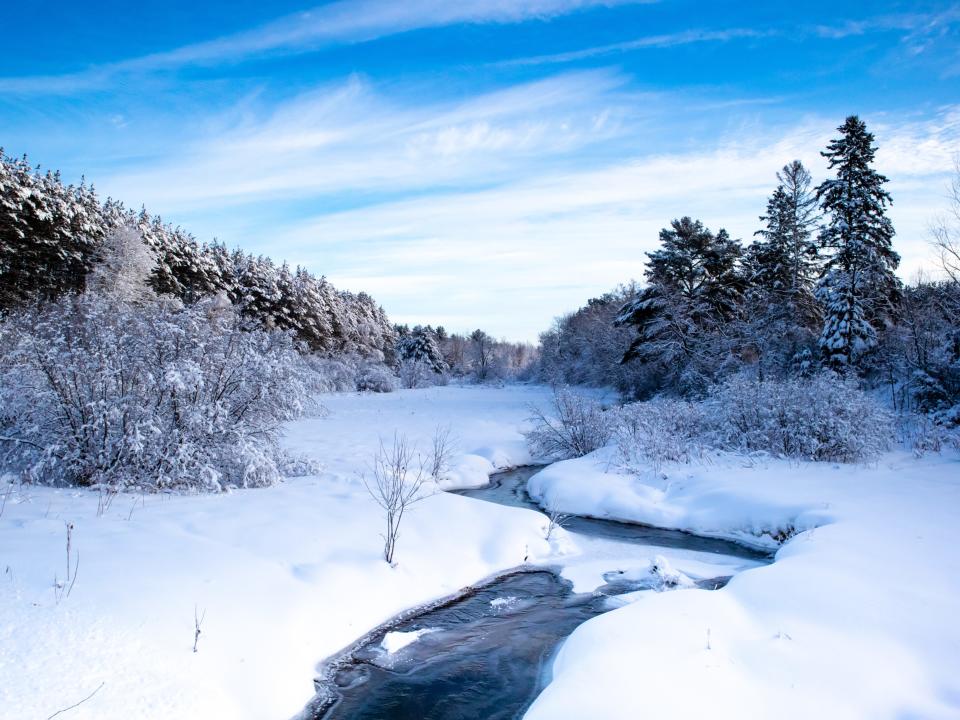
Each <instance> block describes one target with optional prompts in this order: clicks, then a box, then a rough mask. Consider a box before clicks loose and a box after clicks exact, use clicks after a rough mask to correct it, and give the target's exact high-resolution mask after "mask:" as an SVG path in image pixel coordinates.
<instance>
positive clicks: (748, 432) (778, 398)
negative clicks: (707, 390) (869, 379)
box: [705, 373, 893, 462]
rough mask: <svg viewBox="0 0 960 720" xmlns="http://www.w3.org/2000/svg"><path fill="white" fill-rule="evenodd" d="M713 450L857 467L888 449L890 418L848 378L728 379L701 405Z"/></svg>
mask: <svg viewBox="0 0 960 720" xmlns="http://www.w3.org/2000/svg"><path fill="white" fill-rule="evenodd" d="M705 406H706V410H707V413H708V414H709V418H710V422H711V424H712V425H713V432H712V436H713V438H714V439H715V442H716V443H717V445H718V446H719V447H722V448H725V449H731V450H746V451H750V452H756V451H761V452H768V453H770V454H772V455H776V456H780V457H791V458H800V459H804V460H827V461H837V462H858V461H862V460H869V459H871V458H873V457H875V456H876V455H878V454H879V453H881V452H882V451H883V450H885V449H887V448H888V447H889V446H890V442H891V439H892V434H893V424H892V417H891V415H890V413H888V412H887V411H886V410H884V409H883V408H882V407H881V406H880V405H879V404H878V403H877V402H876V401H875V400H874V399H873V398H871V397H870V396H869V395H867V394H866V393H864V392H863V391H861V390H860V389H859V388H858V387H857V384H856V381H854V380H852V379H843V378H840V377H839V376H837V375H834V374H833V373H821V374H819V375H815V376H812V377H809V378H794V379H789V380H784V381H756V380H749V379H746V378H743V377H734V378H732V379H730V380H728V381H727V382H726V383H724V384H723V385H721V386H718V387H717V388H716V389H714V391H713V392H712V393H711V395H710V397H709V398H708V400H707V401H706V402H705Z"/></svg>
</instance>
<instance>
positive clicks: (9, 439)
mask: <svg viewBox="0 0 960 720" xmlns="http://www.w3.org/2000/svg"><path fill="white" fill-rule="evenodd" d="M0 442H12V443H18V444H20V445H32V446H33V447H35V448H37V449H38V450H43V449H44V447H43V445H37V444H36V443H35V442H30V441H29V440H24V439H22V438H15V437H8V436H6V435H0Z"/></svg>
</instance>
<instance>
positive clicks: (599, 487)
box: [527, 448, 840, 548]
mask: <svg viewBox="0 0 960 720" xmlns="http://www.w3.org/2000/svg"><path fill="white" fill-rule="evenodd" d="M759 462H760V461H758V460H755V459H752V458H744V457H742V456H737V455H728V454H723V453H714V454H713V455H711V456H708V457H707V458H706V459H705V461H704V462H701V463H695V464H690V465H682V464H681V465H675V466H673V468H672V469H671V470H670V471H669V472H665V473H660V474H653V473H651V474H650V475H649V476H648V477H644V478H639V477H636V476H634V475H630V474H625V473H623V474H621V473H619V472H617V469H616V451H615V450H614V449H613V448H603V449H602V450H598V451H597V452H595V453H591V454H590V455H587V456H585V457H582V458H575V459H573V460H566V461H564V462H560V463H556V464H554V465H551V466H549V467H547V468H545V469H544V470H542V471H541V472H539V473H537V474H536V475H534V476H533V477H532V478H530V482H529V484H528V486H527V490H528V491H529V493H530V495H531V497H533V498H534V499H535V500H536V501H537V502H538V503H540V505H541V506H543V507H550V508H556V509H558V510H560V511H561V512H567V513H574V514H577V515H588V516H591V517H598V518H605V519H610V520H622V521H626V522H637V523H643V524H646V525H655V526H657V527H665V528H676V529H678V530H686V531H689V532H694V533H697V534H699V535H707V536H716V537H726V538H730V539H733V540H737V541H739V542H743V543H746V544H750V545H755V546H760V547H769V548H776V547H778V545H779V543H778V542H777V540H776V539H775V538H777V537H782V536H783V535H784V534H792V533H793V532H795V531H802V530H808V529H811V528H814V527H817V526H819V525H824V524H826V523H828V522H831V521H832V519H833V515H832V514H831V513H830V511H829V509H828V504H827V503H825V502H823V500H822V499H821V496H820V495H819V494H818V493H817V492H816V490H815V488H814V487H813V486H812V484H811V483H812V481H811V479H810V478H809V477H808V475H809V473H810V470H808V471H807V472H799V473H797V472H793V473H792V474H790V473H791V471H793V470H795V469H796V466H795V465H794V466H791V465H789V464H788V463H773V464H771V465H768V466H766V470H771V468H773V469H772V471H770V472H769V473H768V474H767V475H766V476H765V477H766V478H767V479H766V480H755V481H754V482H751V481H749V478H754V479H756V478H757V477H759V475H758V473H762V472H764V471H763V470H761V469H760V468H759V467H758V463H759ZM805 467H807V468H812V469H813V474H815V475H817V476H821V475H822V474H823V473H826V474H827V475H828V476H829V475H831V474H835V473H837V472H838V471H839V468H840V466H838V465H830V464H820V465H809V464H808V465H806V466H805ZM785 472H786V473H788V474H790V478H791V479H790V481H789V482H790V487H791V490H790V492H784V490H783V482H782V480H783V479H784V475H783V473H785ZM741 478H745V479H747V481H744V482H741V481H740V479H741ZM805 488H807V490H808V491H807V492H804V489H805Z"/></svg>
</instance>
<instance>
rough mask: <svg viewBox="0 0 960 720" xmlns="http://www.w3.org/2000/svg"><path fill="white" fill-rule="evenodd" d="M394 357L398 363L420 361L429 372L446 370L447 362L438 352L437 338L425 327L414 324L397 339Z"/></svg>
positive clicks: (441, 372)
mask: <svg viewBox="0 0 960 720" xmlns="http://www.w3.org/2000/svg"><path fill="white" fill-rule="evenodd" d="M396 358H397V361H398V362H400V363H403V362H412V363H420V364H422V365H423V366H425V367H426V368H428V369H429V370H430V371H431V372H433V373H435V374H437V375H442V374H443V373H445V372H446V371H447V363H446V361H445V360H444V359H443V353H441V352H440V346H439V345H438V344H437V338H436V336H435V335H434V334H433V332H432V331H431V330H430V329H429V328H428V327H427V328H425V327H421V326H419V325H418V326H416V327H415V328H413V330H412V331H410V332H409V333H407V334H403V335H401V336H400V338H399V339H398V340H397V346H396Z"/></svg>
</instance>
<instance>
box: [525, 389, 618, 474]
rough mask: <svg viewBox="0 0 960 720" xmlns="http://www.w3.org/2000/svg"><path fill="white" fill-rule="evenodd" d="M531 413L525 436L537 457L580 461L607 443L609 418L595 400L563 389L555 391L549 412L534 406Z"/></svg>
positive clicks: (610, 426)
mask: <svg viewBox="0 0 960 720" xmlns="http://www.w3.org/2000/svg"><path fill="white" fill-rule="evenodd" d="M531 411H532V413H533V417H532V418H531V420H532V421H533V428H532V429H531V430H529V431H528V432H526V433H524V434H525V436H526V438H527V443H528V444H529V445H530V449H531V451H532V452H533V454H534V455H536V456H538V457H545V458H553V459H563V458H571V457H581V456H583V455H586V454H588V453H591V452H593V451H594V450H596V449H598V448H601V447H603V446H604V445H606V444H607V443H608V442H609V441H610V437H611V433H612V425H611V417H610V414H608V413H607V412H605V411H604V410H603V407H602V406H601V405H600V403H598V402H596V401H595V400H591V399H590V398H588V397H585V396H583V395H578V394H576V393H573V392H571V391H570V390H568V389H566V388H561V389H558V390H554V394H553V403H552V408H551V409H550V410H548V411H544V410H542V409H540V408H539V407H535V406H534V407H531Z"/></svg>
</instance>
